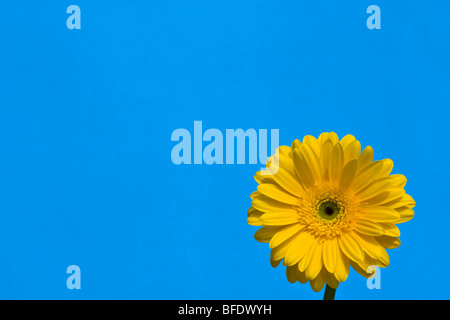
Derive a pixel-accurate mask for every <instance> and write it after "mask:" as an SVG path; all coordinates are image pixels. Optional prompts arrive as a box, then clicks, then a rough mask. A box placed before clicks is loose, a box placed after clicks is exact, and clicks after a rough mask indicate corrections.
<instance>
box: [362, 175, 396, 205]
mask: <svg viewBox="0 0 450 320" xmlns="http://www.w3.org/2000/svg"><path fill="white" fill-rule="evenodd" d="M391 185H392V179H391V178H389V177H387V178H380V179H377V180H375V181H373V182H372V183H371V184H370V185H369V186H367V188H365V189H363V190H361V191H359V192H356V194H357V195H358V199H359V201H360V202H364V201H366V200H368V199H370V198H373V197H375V196H377V195H378V194H379V193H381V192H383V191H385V190H386V189H387V188H389V187H390V186H391Z"/></svg>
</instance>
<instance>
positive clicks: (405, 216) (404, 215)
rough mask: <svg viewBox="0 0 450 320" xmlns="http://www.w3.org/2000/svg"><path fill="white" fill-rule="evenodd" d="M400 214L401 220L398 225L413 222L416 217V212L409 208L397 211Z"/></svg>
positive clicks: (401, 208)
mask: <svg viewBox="0 0 450 320" xmlns="http://www.w3.org/2000/svg"><path fill="white" fill-rule="evenodd" d="M395 210H397V211H398V212H399V213H400V219H399V220H398V221H397V223H403V222H406V221H409V220H411V219H412V218H413V217H414V210H413V209H411V208H408V207H400V208H397V209H395Z"/></svg>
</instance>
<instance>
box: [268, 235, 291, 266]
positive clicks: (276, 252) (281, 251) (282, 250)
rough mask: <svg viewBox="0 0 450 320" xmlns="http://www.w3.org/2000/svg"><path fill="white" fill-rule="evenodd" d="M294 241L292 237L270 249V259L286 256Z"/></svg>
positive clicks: (279, 258)
mask: <svg viewBox="0 0 450 320" xmlns="http://www.w3.org/2000/svg"><path fill="white" fill-rule="evenodd" d="M293 241H294V238H290V239H288V240H286V241H285V242H283V243H282V244H280V245H279V246H277V247H275V248H273V249H272V250H271V251H270V261H278V260H281V259H283V258H284V256H285V255H286V252H287V251H288V249H289V248H290V247H291V245H292V242H293Z"/></svg>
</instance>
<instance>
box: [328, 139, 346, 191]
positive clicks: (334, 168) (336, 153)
mask: <svg viewBox="0 0 450 320" xmlns="http://www.w3.org/2000/svg"><path fill="white" fill-rule="evenodd" d="M343 167H344V151H343V150H342V146H341V145H340V144H339V143H337V144H336V145H335V146H334V147H333V150H331V159H330V163H329V174H330V181H331V182H334V181H336V182H338V181H339V178H340V176H341V172H342V168H343Z"/></svg>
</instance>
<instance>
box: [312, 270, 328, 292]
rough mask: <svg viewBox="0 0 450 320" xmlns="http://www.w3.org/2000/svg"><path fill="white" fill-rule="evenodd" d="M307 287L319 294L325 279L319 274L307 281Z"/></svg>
mask: <svg viewBox="0 0 450 320" xmlns="http://www.w3.org/2000/svg"><path fill="white" fill-rule="evenodd" d="M309 285H310V286H311V289H313V290H314V291H315V292H320V291H321V290H322V289H323V286H324V285H325V278H324V277H323V275H322V274H319V275H318V276H317V277H316V278H315V279H313V280H311V281H309Z"/></svg>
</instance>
